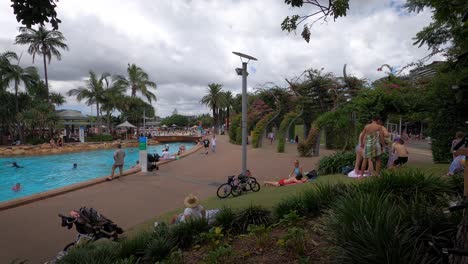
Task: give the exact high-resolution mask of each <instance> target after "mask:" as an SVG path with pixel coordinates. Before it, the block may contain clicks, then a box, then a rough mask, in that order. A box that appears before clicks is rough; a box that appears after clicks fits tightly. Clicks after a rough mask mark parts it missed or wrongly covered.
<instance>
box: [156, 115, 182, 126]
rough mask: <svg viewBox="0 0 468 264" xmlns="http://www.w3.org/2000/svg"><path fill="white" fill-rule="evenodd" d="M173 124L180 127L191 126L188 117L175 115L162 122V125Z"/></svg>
mask: <svg viewBox="0 0 468 264" xmlns="http://www.w3.org/2000/svg"><path fill="white" fill-rule="evenodd" d="M173 124H175V125H177V126H180V127H185V126H187V125H188V124H189V120H188V118H187V117H186V116H183V115H179V114H174V115H171V116H168V117H166V118H164V119H163V120H162V121H161V125H166V126H172V125H173Z"/></svg>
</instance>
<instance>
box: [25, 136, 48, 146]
mask: <svg viewBox="0 0 468 264" xmlns="http://www.w3.org/2000/svg"><path fill="white" fill-rule="evenodd" d="M44 143H49V140H48V139H45V138H40V137H33V136H29V137H27V138H26V144H29V145H39V144H44Z"/></svg>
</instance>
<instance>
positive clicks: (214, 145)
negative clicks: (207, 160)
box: [211, 135, 216, 152]
mask: <svg viewBox="0 0 468 264" xmlns="http://www.w3.org/2000/svg"><path fill="white" fill-rule="evenodd" d="M211 151H212V152H216V136H215V135H213V137H212V138H211Z"/></svg>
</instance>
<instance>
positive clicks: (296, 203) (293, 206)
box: [273, 194, 307, 219]
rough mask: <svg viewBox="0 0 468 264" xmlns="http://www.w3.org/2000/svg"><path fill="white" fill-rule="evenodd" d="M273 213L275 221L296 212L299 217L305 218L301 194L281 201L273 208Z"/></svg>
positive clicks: (305, 212)
mask: <svg viewBox="0 0 468 264" xmlns="http://www.w3.org/2000/svg"><path fill="white" fill-rule="evenodd" d="M273 212H274V214H275V217H276V219H282V218H284V217H285V216H286V215H288V214H290V213H291V212H296V213H297V214H298V215H300V216H305V215H306V214H307V210H306V208H305V204H304V199H303V197H302V194H296V195H292V196H289V197H286V198H284V199H283V200H281V201H280V202H279V203H278V204H277V205H276V206H275V207H274V208H273Z"/></svg>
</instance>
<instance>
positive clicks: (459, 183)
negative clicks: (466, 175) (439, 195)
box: [447, 173, 464, 198]
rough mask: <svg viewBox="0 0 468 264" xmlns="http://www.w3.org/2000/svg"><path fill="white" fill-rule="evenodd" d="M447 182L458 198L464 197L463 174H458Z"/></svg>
mask: <svg viewBox="0 0 468 264" xmlns="http://www.w3.org/2000/svg"><path fill="white" fill-rule="evenodd" d="M447 182H448V184H449V188H450V189H451V190H452V191H453V192H454V193H456V195H457V196H458V197H460V198H461V197H463V189H464V186H463V182H464V179H463V173H457V174H455V175H453V176H450V177H447Z"/></svg>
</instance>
